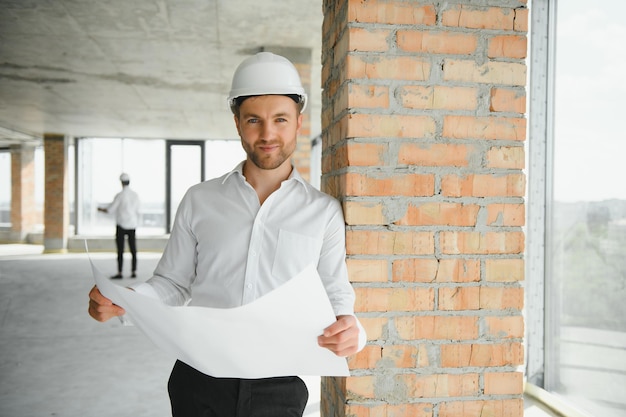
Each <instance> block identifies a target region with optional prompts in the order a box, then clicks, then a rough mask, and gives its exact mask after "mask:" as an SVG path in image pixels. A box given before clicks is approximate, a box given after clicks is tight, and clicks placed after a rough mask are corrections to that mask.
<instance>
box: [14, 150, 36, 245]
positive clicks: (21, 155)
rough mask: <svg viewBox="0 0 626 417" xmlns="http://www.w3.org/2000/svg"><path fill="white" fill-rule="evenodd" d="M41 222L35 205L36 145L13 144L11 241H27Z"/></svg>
mask: <svg viewBox="0 0 626 417" xmlns="http://www.w3.org/2000/svg"><path fill="white" fill-rule="evenodd" d="M40 222H41V214H40V213H37V210H36V207H35V147H34V146H33V145H30V144H23V145H12V146H11V232H10V237H9V240H10V241H11V242H17V243H22V242H26V239H27V237H28V234H29V233H31V232H33V231H34V228H35V225H36V224H37V223H40Z"/></svg>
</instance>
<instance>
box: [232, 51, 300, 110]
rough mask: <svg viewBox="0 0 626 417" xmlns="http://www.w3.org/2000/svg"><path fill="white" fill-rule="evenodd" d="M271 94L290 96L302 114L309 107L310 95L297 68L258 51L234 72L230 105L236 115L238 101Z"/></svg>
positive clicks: (283, 58) (284, 60)
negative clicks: (303, 85)
mask: <svg viewBox="0 0 626 417" xmlns="http://www.w3.org/2000/svg"><path fill="white" fill-rule="evenodd" d="M272 94H276V95H285V96H290V97H291V98H292V99H294V101H296V103H300V104H301V106H302V107H301V109H300V112H302V111H303V110H304V108H305V107H306V102H307V95H306V93H305V92H304V88H303V87H302V83H301V81H300V75H299V74H298V70H296V67H295V66H294V65H293V64H292V63H291V62H290V61H289V60H288V59H287V58H285V57H282V56H280V55H276V54H273V53H271V52H259V53H257V54H256V55H253V56H251V57H248V58H246V59H244V60H243V61H242V62H241V64H239V66H238V67H237V69H236V70H235V74H234V75H233V82H232V85H231V89H230V94H229V95H228V105H229V106H230V108H231V110H233V113H234V112H235V107H236V106H238V105H239V104H240V101H239V102H238V100H237V99H238V98H240V97H249V96H265V95H272Z"/></svg>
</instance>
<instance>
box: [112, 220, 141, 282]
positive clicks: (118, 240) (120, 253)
mask: <svg viewBox="0 0 626 417" xmlns="http://www.w3.org/2000/svg"><path fill="white" fill-rule="evenodd" d="M124 236H128V247H129V248H130V254H131V255H132V257H133V264H132V270H131V271H132V272H135V271H136V270H137V241H136V240H135V229H124V228H123V227H120V226H117V228H116V230H115V244H116V245H117V271H118V272H119V273H120V274H121V273H122V264H123V263H124Z"/></svg>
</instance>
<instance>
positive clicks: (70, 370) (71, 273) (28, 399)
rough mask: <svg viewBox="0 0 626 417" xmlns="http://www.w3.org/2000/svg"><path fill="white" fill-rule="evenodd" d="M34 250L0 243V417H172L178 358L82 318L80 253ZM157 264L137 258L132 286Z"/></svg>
mask: <svg viewBox="0 0 626 417" xmlns="http://www.w3.org/2000/svg"><path fill="white" fill-rule="evenodd" d="M41 250H42V248H41V247H40V246H30V245H26V246H24V245H0V417H46V416H59V417H91V416H93V417H114V416H115V417H120V416H124V417H126V416H132V417H164V416H170V415H171V412H170V408H169V399H168V395H167V380H168V378H169V373H170V370H171V367H172V365H173V363H174V361H175V358H172V357H170V356H169V355H167V354H165V353H163V352H161V351H160V350H158V349H157V348H156V347H155V346H154V344H153V343H152V342H151V341H150V340H148V339H147V337H145V336H144V335H143V334H142V333H141V332H140V331H139V330H138V329H137V328H134V327H124V326H122V325H121V324H120V322H119V321H118V320H111V321H109V322H107V323H98V322H96V321H94V320H93V319H91V318H90V317H89V315H88V314H87V300H88V297H87V294H88V292H89V290H90V288H91V287H92V286H93V281H92V278H91V267H90V265H89V260H88V258H87V256H86V255H85V254H58V255H53V254H47V255H42V254H41ZM159 256H160V255H159V254H158V253H140V254H139V263H138V278H137V280H145V279H147V278H149V277H150V276H151V274H152V271H153V270H154V267H155V266H156V263H157V261H158V258H159ZM91 258H92V260H93V261H94V263H95V265H96V266H97V267H98V268H99V269H100V270H101V271H103V272H104V273H105V274H107V275H113V274H114V273H115V272H116V263H115V254H113V253H95V254H92V255H91ZM128 261H129V260H127V261H126V262H125V267H126V268H127V270H126V271H125V272H126V275H128V273H129V271H128V268H129V265H130V263H129V262H128ZM131 282H132V281H131V279H130V278H126V277H125V278H124V279H123V280H120V281H116V283H119V284H120V285H125V284H129V283H131ZM304 379H305V382H306V383H307V386H308V388H309V392H310V400H309V405H308V406H307V409H306V411H305V416H306V417H317V416H319V395H320V394H319V393H320V391H319V378H317V377H312V378H311V377H307V378H304Z"/></svg>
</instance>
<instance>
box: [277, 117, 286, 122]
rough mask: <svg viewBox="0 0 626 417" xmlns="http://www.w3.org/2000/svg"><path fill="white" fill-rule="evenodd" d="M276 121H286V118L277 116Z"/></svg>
mask: <svg viewBox="0 0 626 417" xmlns="http://www.w3.org/2000/svg"><path fill="white" fill-rule="evenodd" d="M276 121H277V122H279V123H283V122H286V121H287V119H285V118H284V117H279V118H278V119H276Z"/></svg>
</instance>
